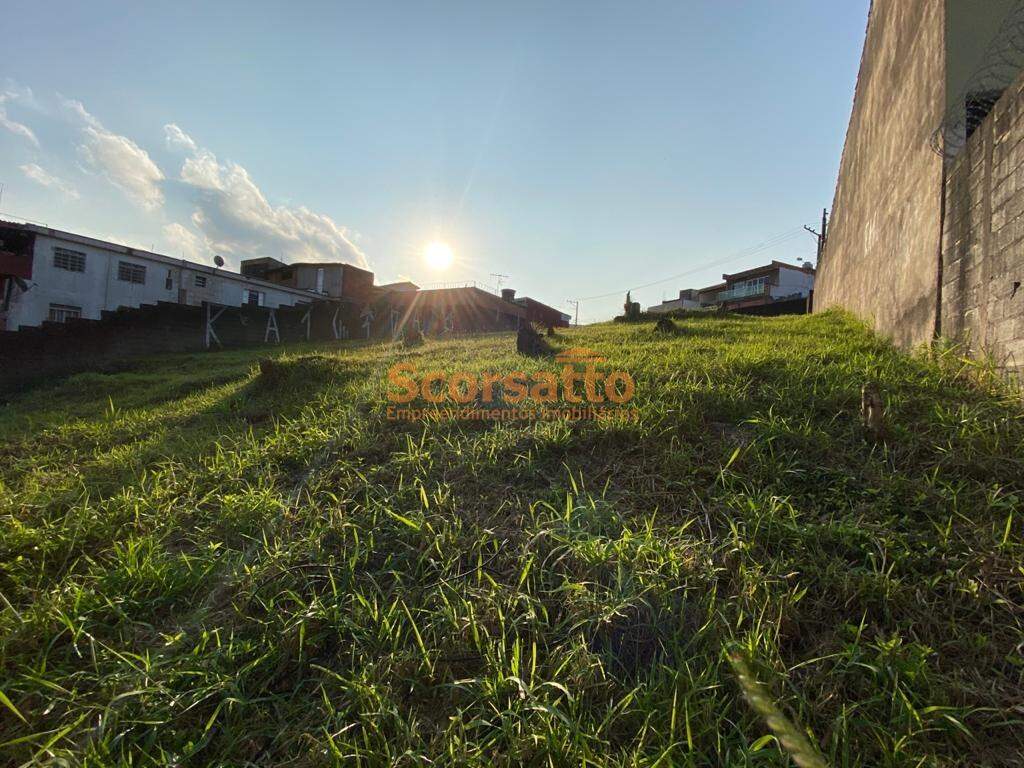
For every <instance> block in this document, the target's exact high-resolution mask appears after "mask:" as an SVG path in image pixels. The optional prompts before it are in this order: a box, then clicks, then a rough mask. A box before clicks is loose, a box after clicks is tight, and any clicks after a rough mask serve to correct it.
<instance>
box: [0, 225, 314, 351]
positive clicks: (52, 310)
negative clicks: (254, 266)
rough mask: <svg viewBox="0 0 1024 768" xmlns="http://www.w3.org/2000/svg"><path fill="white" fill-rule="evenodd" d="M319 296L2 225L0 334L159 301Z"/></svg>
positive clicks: (261, 301) (88, 240)
mask: <svg viewBox="0 0 1024 768" xmlns="http://www.w3.org/2000/svg"><path fill="white" fill-rule="evenodd" d="M316 298H317V296H316V294H315V293H313V292H311V291H308V290H302V289H299V288H294V287H291V286H287V285H280V284H277V283H274V282H271V281H268V280H262V279H259V278H255V277H247V276H243V275H240V274H238V273H235V272H231V271H228V270H224V269H220V268H217V267H211V266H209V265H207V264H199V263H197V262H192V261H187V260H184V259H175V258H173V257H171V256H165V255H163V254H159V253H153V252H151V251H146V250H141V249H137V248H131V247H128V246H124V245H119V244H117V243H111V242H107V241H104V240H99V239H96V238H92V237H86V236H84V235H77V234H74V233H71V232H64V231H61V230H56V229H50V228H48V227H41V226H37V225H34V224H20V223H14V222H0V331H2V330H6V331H17V330H18V329H19V328H26V327H35V326H39V325H42V324H43V323H45V322H56V323H60V322H65V321H67V320H71V319H76V318H85V319H90V320H99V319H100V318H101V313H102V312H104V311H105V310H110V311H112V310H117V309H121V308H134V307H139V306H142V305H147V304H156V303H157V302H173V303H177V304H188V305H194V306H195V305H201V304H203V303H204V302H206V303H210V304H219V305H224V306H241V305H243V304H249V305H256V306H261V307H268V308H276V307H282V306H295V305H297V304H304V303H308V302H311V301H313V300H314V299H316Z"/></svg>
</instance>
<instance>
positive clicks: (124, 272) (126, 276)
mask: <svg viewBox="0 0 1024 768" xmlns="http://www.w3.org/2000/svg"><path fill="white" fill-rule="evenodd" d="M117 279H118V280H123V281H124V282H126V283H139V284H140V285H141V284H143V283H145V282H146V268H145V267H144V266H142V265H141V264H132V263H131V262H128V261H119V262H118V263H117Z"/></svg>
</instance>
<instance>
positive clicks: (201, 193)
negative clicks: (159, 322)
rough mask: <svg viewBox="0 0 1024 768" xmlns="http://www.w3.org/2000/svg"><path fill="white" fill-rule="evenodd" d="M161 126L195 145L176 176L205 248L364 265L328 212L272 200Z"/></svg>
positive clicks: (241, 174) (231, 166)
mask: <svg viewBox="0 0 1024 768" xmlns="http://www.w3.org/2000/svg"><path fill="white" fill-rule="evenodd" d="M165 132H166V133H167V137H168V142H172V141H173V143H174V145H175V146H178V147H189V146H193V147H195V149H194V150H191V156H190V157H188V158H187V159H186V160H185V163H184V165H183V166H182V169H181V181H182V182H183V183H184V187H185V189H186V190H187V191H188V193H189V195H190V198H191V202H192V203H193V204H194V205H195V210H194V212H193V213H192V223H193V225H195V227H196V228H197V229H198V230H199V231H200V232H201V233H202V235H203V237H205V239H206V240H207V242H208V243H209V245H210V248H211V250H214V251H216V252H218V253H221V254H224V255H230V256H235V257H238V258H243V257H250V256H275V257H281V256H283V257H285V258H286V259H290V260H292V261H296V260H305V261H347V262H352V263H355V264H358V265H360V266H363V267H366V266H367V260H366V256H365V255H364V254H363V252H362V251H361V250H360V249H359V247H358V246H356V245H355V243H354V242H353V239H354V235H353V234H352V233H351V232H349V231H348V230H347V229H346V228H345V227H342V226H339V225H338V224H337V223H336V222H335V221H334V219H332V218H331V217H330V216H327V215H326V214H322V213H316V212H314V211H311V210H309V209H308V208H306V207H305V206H298V207H293V206H288V205H272V204H271V203H270V202H268V201H267V199H266V197H265V196H264V195H263V192H262V190H260V188H259V187H258V186H257V185H256V183H255V182H254V181H253V180H252V178H251V177H250V176H249V173H248V171H246V170H245V168H243V167H242V166H240V165H238V164H237V163H232V162H224V163H222V162H220V161H219V160H218V159H217V157H216V155H214V154H213V153H212V152H210V151H209V150H207V149H203V148H201V147H199V146H198V145H196V143H195V142H194V141H193V140H192V138H191V137H189V136H188V135H187V134H186V133H185V132H184V131H182V130H181V129H180V128H178V127H177V126H167V127H165ZM172 136H173V139H172Z"/></svg>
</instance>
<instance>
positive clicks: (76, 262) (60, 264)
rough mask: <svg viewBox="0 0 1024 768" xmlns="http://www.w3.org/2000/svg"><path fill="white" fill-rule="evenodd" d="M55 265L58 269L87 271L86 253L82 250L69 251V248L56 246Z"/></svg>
mask: <svg viewBox="0 0 1024 768" xmlns="http://www.w3.org/2000/svg"><path fill="white" fill-rule="evenodd" d="M53 266H55V267H56V268H57V269H66V270H67V271H68V272H85V254H84V253H82V252H81V251H69V250H68V249H67V248H54V249H53Z"/></svg>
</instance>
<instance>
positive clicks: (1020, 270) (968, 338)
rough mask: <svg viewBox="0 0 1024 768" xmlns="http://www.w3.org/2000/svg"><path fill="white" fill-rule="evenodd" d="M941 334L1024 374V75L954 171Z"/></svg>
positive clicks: (945, 247)
mask: <svg viewBox="0 0 1024 768" xmlns="http://www.w3.org/2000/svg"><path fill="white" fill-rule="evenodd" d="M941 331H942V335H943V336H947V337H949V338H953V339H956V340H959V341H961V342H963V343H965V344H967V345H968V346H969V349H970V351H971V352H972V353H973V354H974V355H978V356H986V357H990V358H991V359H992V360H993V361H994V362H995V363H996V364H997V365H999V366H1000V367H1003V368H1005V369H1007V370H1011V371H1016V372H1018V373H1021V372H1024V76H1022V77H1021V78H1020V79H1018V81H1017V82H1016V83H1015V84H1013V85H1012V86H1010V87H1009V88H1008V89H1007V90H1006V92H1005V93H1003V96H1002V98H1001V99H1000V100H999V102H997V104H996V105H995V107H994V108H993V109H992V112H991V113H989V115H988V117H987V118H986V119H985V120H984V122H982V123H981V125H980V126H978V128H977V129H976V130H975V132H974V133H973V134H972V135H971V137H970V138H969V139H968V141H967V145H966V146H965V147H964V149H963V150H962V151H961V153H960V154H959V155H958V156H957V157H956V158H955V160H954V161H952V162H951V164H950V166H949V168H948V171H947V181H946V217H945V223H944V228H943V249H942V322H941Z"/></svg>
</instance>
